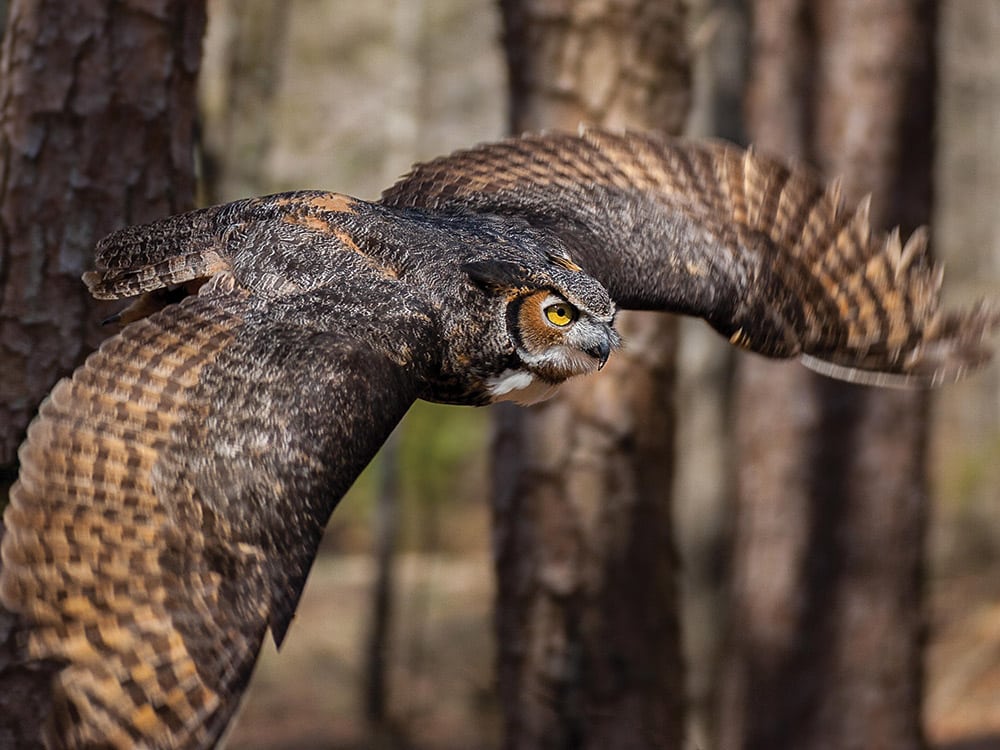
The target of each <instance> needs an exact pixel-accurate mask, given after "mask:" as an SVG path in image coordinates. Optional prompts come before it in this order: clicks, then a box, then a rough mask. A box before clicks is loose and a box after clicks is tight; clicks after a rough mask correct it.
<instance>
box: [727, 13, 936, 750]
mask: <svg viewBox="0 0 1000 750" xmlns="http://www.w3.org/2000/svg"><path fill="white" fill-rule="evenodd" d="M753 8H754V13H755V19H754V20H755V24H754V31H753V34H754V37H753V51H752V58H751V65H752V68H751V82H750V87H749V91H748V130H749V133H750V136H751V140H753V141H754V142H755V143H756V144H757V145H758V147H759V148H761V149H762V150H766V151H772V152H777V153H784V154H786V155H789V156H793V157H797V158H800V159H804V160H806V161H809V162H812V163H814V164H815V165H817V166H818V167H819V168H820V169H821V170H822V171H823V172H824V173H825V174H826V175H827V176H830V177H832V176H836V175H843V176H844V182H843V187H844V194H845V197H846V198H847V200H848V201H857V200H858V199H860V198H861V197H862V196H863V195H864V194H866V193H868V192H871V193H872V194H873V201H872V224H873V225H874V226H891V225H895V224H899V225H901V226H902V229H903V232H904V235H905V234H906V233H909V232H910V231H912V230H913V229H914V228H915V227H916V226H918V225H920V224H923V223H925V222H926V221H928V219H929V215H930V209H931V163H932V155H933V149H932V138H931V133H932V126H933V115H934V93H935V85H934V84H935V77H934V45H933V32H934V16H935V12H936V9H935V6H934V3H933V2H930V1H925V0H913V1H910V0H822V1H821V2H807V1H806V0H758V1H757V2H755V3H754V5H753ZM738 380H739V383H738V412H739V427H738V437H737V439H738V445H739V451H740V465H739V476H738V484H739V513H738V520H737V530H736V548H735V557H734V563H733V568H734V571H735V576H734V607H735V610H734V614H733V626H732V649H733V650H732V653H731V658H730V660H729V662H728V666H727V672H728V674H727V675H726V680H725V684H724V688H723V700H722V704H721V711H720V721H719V727H720V742H719V746H720V747H721V748H727V749H728V748H762V749H763V748H776V747H794V748H801V749H806V750H808V749H811V748H830V749H831V750H832V749H833V748H837V749H838V750H844V749H850V748H858V749H859V750H860V749H861V748H919V747H922V744H923V740H922V734H921V725H920V708H921V683H922V674H921V671H922V670H921V664H922V645H923V626H924V620H923V610H922V585H923V566H922V558H923V548H924V534H925V526H926V512H927V479H926V476H925V471H926V467H925V458H926V456H925V454H926V443H927V397H926V395H925V394H924V393H921V392H912V391H910V392H900V391H877V390H871V389H866V388H863V387H858V386H851V385H847V384H843V383H837V382H834V381H828V380H823V379H821V378H819V377H817V376H814V375H812V374H811V373H809V372H807V371H806V370H804V369H802V368H799V367H796V366H795V365H783V364H775V363H771V362H765V361H762V360H758V359H753V360H751V359H749V358H748V359H745V360H744V361H742V362H741V368H740V374H739V376H738Z"/></svg>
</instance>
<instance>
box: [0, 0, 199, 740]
mask: <svg viewBox="0 0 1000 750" xmlns="http://www.w3.org/2000/svg"><path fill="white" fill-rule="evenodd" d="M138 6H140V4H128V3H120V2H112V1H111V0H85V1H81V2H74V3H65V2H57V1H56V0H15V1H14V2H12V3H11V4H10V8H9V12H8V18H7V26H6V31H5V34H4V39H3V47H2V51H0V57H2V66H3V72H4V74H3V76H2V77H0V102H2V108H3V111H2V122H0V363H2V366H0V466H2V470H3V480H4V481H3V486H2V487H0V490H2V493H0V506H2V505H3V504H5V502H6V494H7V493H6V491H7V489H8V487H9V484H10V483H11V482H13V479H14V477H15V476H16V450H17V447H18V445H19V444H20V443H21V441H22V439H23V438H24V433H25V429H26V427H27V425H28V422H29V420H30V419H31V417H32V416H33V415H34V413H35V410H36V408H37V407H38V404H39V402H40V401H41V400H42V397H43V396H44V395H45V394H46V393H47V392H48V390H49V389H50V388H51V387H52V385H53V384H54V383H55V382H56V380H57V379H58V378H59V377H61V376H63V375H66V374H67V373H69V372H70V371H71V370H72V369H73V368H74V367H75V366H76V365H78V364H79V363H80V361H81V360H82V359H83V357H84V356H85V355H86V354H87V353H88V352H89V351H90V350H91V349H93V348H94V347H95V346H96V345H97V344H98V343H99V342H100V340H101V339H102V338H103V337H104V335H105V334H106V333H107V332H106V331H104V330H102V329H101V328H100V325H99V321H100V320H101V318H102V317H104V314H106V312H110V310H107V309H106V308H105V310H104V313H102V309H101V308H99V307H98V306H97V305H96V304H95V303H94V302H93V300H91V299H90V296H89V295H88V294H87V291H86V289H85V288H84V286H83V283H82V282H81V281H80V275H81V274H82V273H83V271H84V270H86V269H87V268H89V267H90V266H91V265H92V263H93V247H94V243H95V242H96V241H97V240H98V239H100V238H101V237H102V236H103V235H105V234H107V233H108V232H110V231H112V230H113V229H116V228H118V227H121V226H124V225H126V224H131V223H135V222H141V221H149V220H151V219H154V218H157V217H160V216H165V215H167V214H171V213H176V212H179V211H182V210H185V209H188V208H191V207H192V200H193V195H194V169H193V163H194V161H193V145H194V133H195V112H196V107H195V80H196V77H197V73H198V67H199V62H200V59H201V37H202V33H203V31H204V27H205V8H204V3H203V2H169V0H146V2H143V3H142V4H141V7H138ZM0 533H2V527H0ZM18 643H19V640H18V623H17V620H16V618H14V617H13V616H11V615H10V613H8V612H5V611H2V610H0V747H18V748H22V747H24V748H30V747H40V742H41V741H40V738H39V731H40V729H41V725H42V723H43V722H41V721H40V720H39V717H40V716H43V715H45V714H46V713H47V712H48V710H49V705H50V704H49V700H50V697H49V695H48V676H49V674H50V673H51V669H52V668H53V666H54V665H42V664H24V663H22V661H21V656H20V654H19V652H18V650H17V648H18Z"/></svg>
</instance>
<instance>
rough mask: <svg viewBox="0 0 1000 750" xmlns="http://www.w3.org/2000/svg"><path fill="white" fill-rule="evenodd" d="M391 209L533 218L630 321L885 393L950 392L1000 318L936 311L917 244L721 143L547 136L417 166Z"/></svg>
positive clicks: (932, 282) (393, 192) (863, 208)
mask: <svg viewBox="0 0 1000 750" xmlns="http://www.w3.org/2000/svg"><path fill="white" fill-rule="evenodd" d="M383 202H385V203H386V204H389V205H393V206H399V207H402V206H411V207H422V208H430V209H435V210H441V211H457V212H462V211H474V212H486V213H496V214H504V215H508V216H517V217H523V218H524V219H525V220H526V221H528V222H529V223H531V224H532V225H534V226H535V227H536V228H539V229H542V230H546V231H549V232H550V233H551V234H552V235H553V237H554V238H557V239H558V240H559V241H560V242H561V243H562V244H564V246H565V249H566V250H567V251H568V252H569V254H570V256H571V257H572V258H573V259H575V260H576V261H577V262H578V263H579V265H581V266H582V267H583V269H584V270H585V271H587V272H588V273H589V274H591V275H592V276H594V277H595V278H597V279H598V280H599V281H601V282H602V283H603V284H604V285H605V286H606V287H607V289H608V291H609V292H610V293H611V296H612V298H613V299H615V301H616V302H617V303H618V304H619V305H620V306H622V307H625V308H638V309H660V310H667V311H672V312H679V313H684V314H688V315H695V316H699V317H702V318H705V319H706V320H707V321H708V322H709V323H710V324H711V325H712V326H713V327H714V328H716V330H718V331H719V332H720V333H722V334H723V335H725V336H726V337H728V338H729V339H730V340H731V341H732V342H733V343H735V344H738V345H740V346H743V347H745V348H747V349H750V350H753V351H756V352H759V353H762V354H765V355H768V356H773V357H794V356H801V357H802V358H803V361H804V362H805V363H806V364H807V365H809V366H811V367H814V368H815V369H817V370H820V371H822V372H824V373H826V374H829V375H832V376H835V377H840V378H844V379H849V380H856V381H860V382H867V383H878V384H888V385H892V384H906V383H911V382H912V383H922V384H936V383H940V382H945V381H949V380H954V379H956V378H959V377H961V376H962V374H963V373H965V372H966V371H967V370H969V369H970V368H974V367H976V366H978V365H980V364H982V363H983V362H984V361H986V360H987V359H988V358H989V352H988V349H987V348H986V346H985V345H984V343H983V340H984V338H985V336H986V335H987V334H988V333H989V332H991V331H992V330H993V329H994V328H995V327H996V326H997V325H998V321H1000V315H998V313H997V311H996V310H992V309H990V308H988V307H987V306H985V305H981V306H979V307H977V308H975V309H973V310H970V311H968V312H963V313H948V314H945V313H942V312H941V311H940V309H939V290H940V284H941V271H940V268H938V267H935V265H934V264H933V262H932V261H931V259H930V257H929V255H928V253H927V235H926V232H925V231H924V230H918V231H917V232H915V233H914V234H913V235H912V236H911V237H910V238H909V239H908V240H906V241H905V242H904V241H903V240H902V239H901V238H900V236H899V233H898V232H890V233H888V234H886V233H872V232H871V230H870V227H869V222H868V204H867V202H863V203H862V204H861V205H860V206H859V207H858V208H857V209H855V210H853V211H851V210H846V209H845V208H844V206H843V203H842V201H841V196H840V193H839V189H838V187H837V186H836V185H832V186H830V187H824V186H823V184H822V183H821V182H820V181H819V180H818V179H817V178H816V177H815V175H813V174H812V173H811V172H809V171H808V170H806V169H804V168H789V167H786V166H783V165H781V164H780V163H778V162H776V161H774V160H771V159H768V158H765V157H762V156H760V155H758V154H756V153H754V152H752V151H745V150H743V149H740V148H738V147H736V146H732V145H728V144H723V143H719V142H711V141H685V140H661V139H658V138H656V137H654V136H651V135H642V134H624V135H615V134H611V133H607V132H603V131H599V130H591V131H586V132H582V133H581V134H580V135H578V136H575V135H569V134H560V133H551V134H544V135H534V136H525V137H521V138H514V139H510V140H507V141H503V142H500V143H495V144H489V145H484V146H480V147H478V148H474V149H471V150H468V151H460V152H457V153H455V154H453V155H451V156H447V157H443V158H440V159H436V160H434V161H431V162H428V163H426V164H422V165H418V166H417V167H415V168H414V169H413V171H412V172H411V173H410V174H409V175H407V176H406V177H404V178H403V179H402V180H400V181H399V182H398V183H397V184H396V185H394V186H393V187H392V188H390V189H389V190H387V191H386V192H385V194H384V195H383Z"/></svg>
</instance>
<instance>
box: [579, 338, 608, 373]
mask: <svg viewBox="0 0 1000 750" xmlns="http://www.w3.org/2000/svg"><path fill="white" fill-rule="evenodd" d="M584 351H585V352H587V354H589V355H590V356H591V357H593V358H594V359H596V360H597V361H598V363H599V364H598V365H597V369H598V370H603V369H604V365H606V364H607V362H608V357H610V356H611V341H610V340H609V339H601V341H600V343H598V344H597V345H595V346H592V347H590V348H588V349H585V350H584Z"/></svg>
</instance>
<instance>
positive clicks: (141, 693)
mask: <svg viewBox="0 0 1000 750" xmlns="http://www.w3.org/2000/svg"><path fill="white" fill-rule="evenodd" d="M97 267H98V270H97V271H95V272H92V273H88V274H87V275H86V276H85V281H86V283H87V284H88V286H89V287H90V289H91V291H92V292H93V293H94V294H95V295H96V296H99V297H102V298H121V297H131V296H136V295H145V296H143V297H141V298H140V299H141V300H142V301H141V303H140V304H138V305H136V306H134V307H132V308H130V310H129V311H126V312H125V313H124V314H123V317H122V321H121V322H123V323H126V324H127V325H126V326H125V328H124V330H123V331H122V332H121V333H120V334H118V335H117V336H115V337H113V338H111V339H110V340H109V341H107V342H106V343H105V345H104V346H102V347H101V349H100V351H98V352H97V353H95V354H94V355H92V356H91V357H90V358H89V359H88V360H87V362H86V364H84V365H83V366H82V367H81V368H80V369H78V370H77V371H76V372H75V373H74V375H73V377H72V378H70V379H67V380H64V381H62V382H61V383H60V384H59V385H57V386H56V388H55V389H54V390H53V391H52V394H51V396H50V397H49V399H48V400H47V401H46V402H45V403H44V404H43V406H42V408H41V410H40V413H39V417H38V419H36V421H35V422H34V423H33V425H32V427H31V429H30V430H29V435H28V440H27V441H26V442H25V444H24V446H23V447H22V449H21V454H20V455H21V462H22V468H21V474H20V478H19V481H18V483H17V484H16V485H15V487H14V489H13V490H12V494H11V504H10V507H9V508H8V510H7V512H6V515H5V522H6V526H7V531H6V535H5V538H4V540H3V547H2V553H3V571H2V574H0V599H2V602H3V604H4V605H5V606H6V607H8V608H9V609H11V610H13V611H15V612H17V613H20V614H21V615H22V616H23V618H24V621H25V622H26V623H28V627H27V629H26V630H25V632H24V633H23V647H24V652H25V659H26V660H39V661H41V660H46V661H48V662H52V661H55V662H57V663H63V664H65V667H64V669H62V671H61V672H60V673H59V674H58V675H57V677H56V678H55V681H54V684H53V692H54V710H53V715H52V716H51V717H49V719H48V729H47V732H48V735H47V736H48V738H49V741H50V743H51V744H52V745H53V746H68V747H83V746H91V745H95V744H99V745H109V746H113V747H132V746H148V747H163V748H167V747H208V746H211V745H212V744H213V743H214V742H216V741H217V740H218V738H219V737H220V735H221V733H222V732H223V730H224V729H225V727H226V725H227V724H228V722H229V720H230V718H231V716H232V714H233V711H234V710H235V708H236V706H237V704H238V702H239V697H240V694H241V692H242V690H243V688H244V687H245V685H246V682H247V680H248V679H249V676H250V673H251V670H252V667H253V663H254V661H255V659H256V656H257V652H258V650H259V647H260V644H261V641H262V639H263V637H264V635H265V632H266V630H267V629H270V630H271V632H272V634H273V636H274V638H275V639H276V641H277V642H278V643H279V644H280V642H281V641H282V639H283V638H284V636H285V633H286V631H287V628H288V625H289V622H290V620H291V617H292V615H293V613H294V610H295V606H296V603H297V601H298V597H299V594H300V593H301V590H302V586H303V584H304V582H305V578H306V575H307V574H308V570H309V567H310V565H311V562H312V559H313V556H314V555H315V552H316V547H317V545H318V543H319V538H320V535H321V533H322V529H323V527H324V525H325V523H326V520H327V518H328V516H329V514H330V512H331V511H332V510H333V508H334V506H335V505H336V503H337V501H338V500H339V498H340V497H341V496H342V495H343V493H344V492H345V491H346V490H347V488H348V487H349V486H350V484H351V483H352V482H353V480H354V478H355V477H356V476H357V475H358V473H359V472H360V471H361V469H362V468H363V467H364V466H365V464H366V463H367V462H368V461H369V460H370V459H371V457H372V455H374V453H375V451H376V450H377V449H378V447H379V446H380V445H381V444H382V442H383V441H384V439H385V438H386V436H387V435H388V433H389V432H390V430H391V429H392V427H393V426H394V425H395V424H396V422H397V421H398V420H399V419H400V418H401V417H402V415H403V414H404V413H405V411H406V410H407V408H409V405H410V404H411V403H412V402H413V401H414V400H415V399H416V398H425V399H430V400H436V401H445V402H452V403H465V404H484V403H488V402H491V401H495V400H498V399H503V398H515V399H518V400H524V401H531V400H534V399H537V398H539V397H543V396H545V395H548V393H549V392H550V391H551V390H552V389H553V388H555V387H556V386H557V385H558V384H559V383H560V382H561V381H562V380H564V379H566V378H567V377H570V376H572V375H574V374H580V373H585V372H591V371H593V370H596V369H598V368H599V367H600V366H601V365H602V364H603V362H604V360H605V359H606V358H607V357H608V355H609V354H610V353H611V351H612V350H613V349H614V348H615V347H616V346H617V345H618V343H619V342H618V338H617V335H616V334H615V333H614V331H613V329H612V327H611V324H612V319H613V314H614V306H613V304H612V302H611V300H612V299H614V300H615V301H616V302H617V303H618V304H619V305H620V306H622V307H635V308H647V309H661V310H668V311H674V312H681V313H686V314H692V315H698V316H701V317H704V318H705V319H706V320H708V322H709V323H711V325H713V326H714V327H715V328H716V329H718V330H719V331H720V332H721V333H723V334H724V335H725V336H727V337H728V338H729V339H730V340H731V341H733V342H734V343H736V344H739V345H741V346H743V347H745V348H748V349H751V350H753V351H757V352H760V353H762V354H766V355H769V356H777V357H793V356H802V357H803V358H806V359H807V361H808V363H809V364H811V365H812V366H815V367H816V368H817V369H820V370H821V371H825V372H827V373H830V374H834V375H839V376H843V377H848V378H851V379H859V380H863V381H866V382H915V383H927V384H934V383H938V382H943V381H946V380H953V379H955V378H957V377H960V376H961V375H962V374H963V373H964V372H965V371H966V370H968V369H970V368H973V367H975V366H978V365H980V364H981V363H982V362H983V361H985V359H986V358H987V356H988V352H987V350H986V348H985V346H984V344H983V338H984V336H985V335H986V334H987V333H988V332H989V331H990V330H992V329H993V328H994V327H995V326H996V324H997V316H996V314H995V313H993V312H991V311H990V310H989V309H987V308H986V307H980V308H977V309H976V310H973V311H971V312H968V313H964V314H957V315H956V314H952V315H943V314H942V313H941V312H940V311H939V310H938V289H939V285H940V272H939V271H938V270H937V269H936V268H935V267H934V265H933V263H932V262H931V261H930V259H929V257H928V256H927V252H926V235H925V234H924V233H923V232H918V233H916V234H915V235H913V236H912V237H911V238H910V239H909V240H907V241H906V242H905V243H904V242H902V241H901V240H900V238H899V236H898V234H896V233H889V234H872V233H871V232H870V230H869V227H868V220H867V207H866V205H865V204H862V206H861V207H860V208H859V209H857V210H856V211H853V212H852V211H847V210H845V209H844V208H843V206H842V205H841V201H840V197H839V195H838V193H837V190H836V188H824V187H822V186H821V185H820V184H819V183H818V182H817V181H816V180H815V179H814V178H813V177H812V175H811V174H809V173H808V172H806V171H804V170H802V169H791V170H790V169H788V168H786V167H783V166H781V165H779V164H777V163H775V162H772V161H770V160H768V159H764V158H762V157H759V156H757V155H754V154H753V153H749V152H744V151H742V150H740V149H737V148H735V147H732V146H728V145H724V144H718V143H708V142H683V141H666V142H665V141H661V140H658V139H656V138H653V137H650V136H644V135H613V134H609V133H605V132H599V131H594V132H589V133H585V134H582V135H580V136H571V135H561V134H551V135H543V136H529V137H525V138H521V139H514V140H510V141H505V142H502V143H498V144H492V145H487V146H483V147H479V148H477V149H473V150H471V151H466V152H460V153H458V154H455V155H453V156H450V157H445V158H443V159H439V160H437V161H434V162H430V163H428V164H425V165H422V166H418V167H417V168H416V169H415V170H414V171H413V173H412V174H411V175H409V176H408V177H406V178H404V179H403V180H402V181H401V182H399V183H398V184H397V185H396V186H394V187H393V188H391V189H390V190H389V191H387V193H386V194H385V196H384V198H383V201H382V202H381V203H375V204H373V203H366V202H364V201H360V200H356V199H353V198H349V197H346V196H342V195H337V194H331V193H320V192H300V193H288V194H283V195H278V196H270V197H267V198H255V199H249V200H245V201H239V202H237V203H232V204H228V205H225V206H218V207H214V208H209V209H204V210H201V211H196V212H192V213H189V214H184V215H182V216H178V217H172V218H169V219H166V220H164V221H161V222H158V223H155V224H152V225H146V226H141V227H133V228H129V229H124V230H122V231H120V232H118V233H116V234H114V235H111V236H110V237H109V238H107V239H106V240H104V241H103V242H102V243H101V244H100V245H99V247H98V257H97ZM581 269H582V270H581ZM609 292H610V295H609ZM186 293H189V294H190V296H188V297H186V298H184V299H182V300H181V301H180V302H177V299H180V298H181V297H183V296H184V294H186ZM164 305H166V306H165V307H164ZM160 308H162V309H160ZM143 316H145V317H143Z"/></svg>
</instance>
